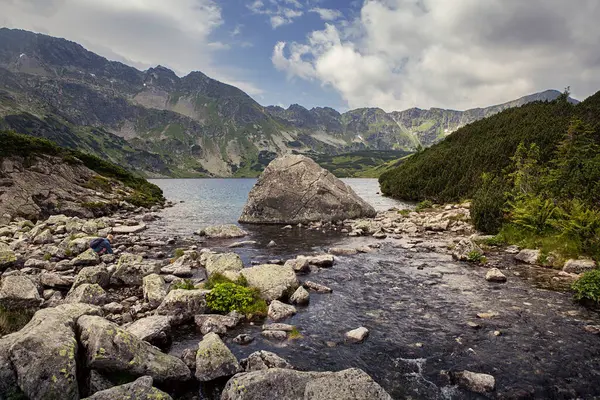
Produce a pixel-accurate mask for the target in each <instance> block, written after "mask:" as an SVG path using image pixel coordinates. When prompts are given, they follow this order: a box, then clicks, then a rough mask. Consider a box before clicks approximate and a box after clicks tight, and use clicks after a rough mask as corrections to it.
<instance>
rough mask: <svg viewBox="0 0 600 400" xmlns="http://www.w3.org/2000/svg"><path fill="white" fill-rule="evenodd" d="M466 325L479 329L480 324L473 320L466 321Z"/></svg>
mask: <svg viewBox="0 0 600 400" xmlns="http://www.w3.org/2000/svg"><path fill="white" fill-rule="evenodd" d="M467 326H468V327H469V328H472V329H481V324H478V323H477V322H473V321H467Z"/></svg>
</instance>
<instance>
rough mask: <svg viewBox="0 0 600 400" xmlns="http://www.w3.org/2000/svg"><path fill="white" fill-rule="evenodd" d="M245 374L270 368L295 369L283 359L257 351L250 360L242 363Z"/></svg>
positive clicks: (244, 360)
mask: <svg viewBox="0 0 600 400" xmlns="http://www.w3.org/2000/svg"><path fill="white" fill-rule="evenodd" d="M240 365H241V366H242V368H243V369H244V371H245V372H252V371H262V370H265V369H270V368H283V369H294V367H293V366H292V365H291V364H290V363H288V362H287V361H286V360H284V359H283V358H281V357H279V356H278V355H277V354H275V353H271V352H270V351H265V350H261V351H256V352H254V353H252V354H250V355H249V356H248V358H245V359H243V360H242V361H240Z"/></svg>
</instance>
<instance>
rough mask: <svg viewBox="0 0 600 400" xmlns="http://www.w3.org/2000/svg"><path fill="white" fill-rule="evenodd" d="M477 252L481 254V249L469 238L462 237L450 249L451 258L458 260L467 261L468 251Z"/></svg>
mask: <svg viewBox="0 0 600 400" xmlns="http://www.w3.org/2000/svg"><path fill="white" fill-rule="evenodd" d="M473 252H478V253H479V254H483V250H481V248H480V247H479V246H477V244H475V242H473V241H472V240H471V239H462V240H461V241H460V242H458V244H457V245H456V247H455V248H454V249H453V251H452V258H454V259H455V260H459V261H468V260H469V253H473Z"/></svg>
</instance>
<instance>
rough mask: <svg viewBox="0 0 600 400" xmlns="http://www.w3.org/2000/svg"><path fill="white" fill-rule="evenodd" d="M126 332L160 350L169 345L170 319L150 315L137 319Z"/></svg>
mask: <svg viewBox="0 0 600 400" xmlns="http://www.w3.org/2000/svg"><path fill="white" fill-rule="evenodd" d="M127 331H128V332H130V333H133V334H134V335H135V336H137V337H138V338H140V339H142V340H144V341H146V342H148V343H150V344H152V345H154V346H156V347H158V348H161V349H163V348H166V347H168V346H169V345H170V344H171V339H172V338H171V318H170V317H166V316H162V315H152V316H149V317H145V318H142V319H138V320H137V321H135V322H134V323H132V324H131V325H129V326H128V327H127Z"/></svg>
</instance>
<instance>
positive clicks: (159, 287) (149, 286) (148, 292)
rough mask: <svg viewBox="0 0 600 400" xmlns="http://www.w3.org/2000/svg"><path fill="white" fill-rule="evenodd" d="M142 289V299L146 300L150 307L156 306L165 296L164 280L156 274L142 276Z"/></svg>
mask: <svg viewBox="0 0 600 400" xmlns="http://www.w3.org/2000/svg"><path fill="white" fill-rule="evenodd" d="M142 291H143V293H144V300H145V301H147V302H148V303H149V304H150V306H151V307H152V308H156V307H158V306H159V305H160V303H162V301H163V300H164V298H165V297H166V296H167V290H166V289H165V280H164V279H163V277H162V276H160V275H158V274H151V275H148V276H145V277H144V279H143V283H142Z"/></svg>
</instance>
